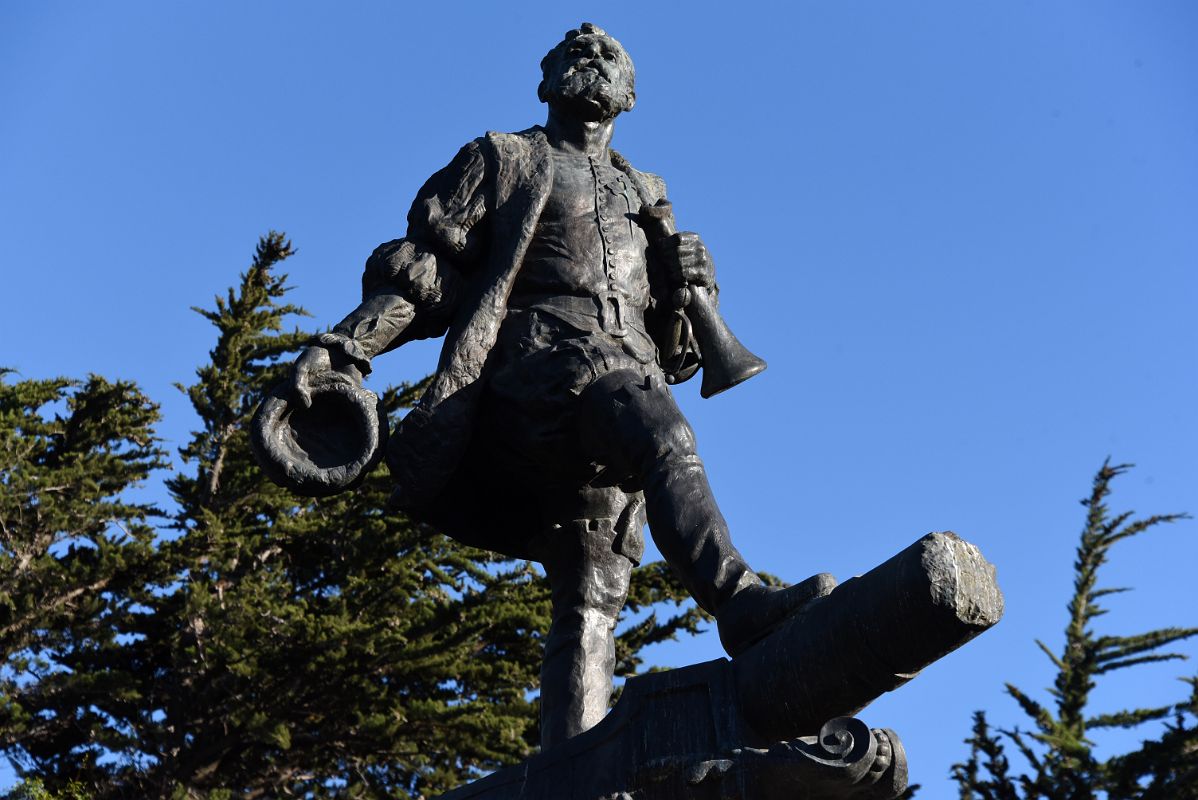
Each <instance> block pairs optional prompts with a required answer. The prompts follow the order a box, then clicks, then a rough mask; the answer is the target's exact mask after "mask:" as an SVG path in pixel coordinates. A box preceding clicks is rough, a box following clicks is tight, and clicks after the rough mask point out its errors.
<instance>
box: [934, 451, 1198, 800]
mask: <svg viewBox="0 0 1198 800" xmlns="http://www.w3.org/2000/svg"><path fill="white" fill-rule="evenodd" d="M1127 469H1128V465H1125V464H1124V465H1119V466H1111V465H1110V463H1109V462H1107V463H1104V464H1103V465H1102V468H1101V469H1100V470H1099V471H1098V474H1097V475H1096V476H1095V478H1094V486H1093V489H1092V491H1091V493H1090V496H1089V497H1088V498H1086V499H1085V500H1083V501H1082V504H1083V505H1084V506H1085V507H1086V509H1087V514H1086V524H1085V527H1084V528H1083V530H1082V536H1081V542H1080V544H1079V545H1078V548H1077V558H1076V560H1075V561H1074V565H1073V571H1074V581H1073V586H1074V592H1073V597H1072V598H1071V599H1070V601H1069V606H1068V609H1069V622H1068V625H1067V626H1066V628H1065V645H1064V647H1063V648H1062V651H1061V652H1060V653H1059V654H1057V653H1053V652H1052V650H1050V649H1049V648H1048V647H1047V646H1045V645H1044V643H1043V642H1036V644H1037V645H1038V646H1039V647H1040V649H1041V650H1042V651H1043V652H1044V653H1045V654H1046V655H1047V656H1048V657H1049V658H1050V659H1051V660H1052V663H1053V665H1054V666H1055V667H1056V669H1057V674H1056V680H1055V681H1054V684H1053V688H1052V689H1050V690H1049V694H1050V695H1051V697H1052V702H1051V703H1049V704H1044V703H1041V702H1038V701H1036V700H1035V699H1033V698H1032V697H1031V696H1030V695H1028V694H1027V693H1025V692H1023V691H1022V690H1020V689H1019V688H1017V687H1015V686H1013V685H1011V684H1007V692H1008V693H1009V694H1010V695H1011V696H1012V697H1013V698H1015V701H1016V702H1017V703H1018V704H1019V706H1020V708H1021V709H1022V710H1023V712H1024V713H1025V714H1026V715H1027V716H1028V717H1029V718H1030V719H1031V721H1032V725H1033V729H1032V730H1031V731H1022V730H1019V729H1018V728H1017V729H1015V730H1010V731H1006V730H998V731H996V730H994V729H992V728H991V726H990V724H989V723H988V722H987V720H986V715H985V713H984V712H982V711H978V712H976V713H975V714H974V724H973V734H972V736H971V737H970V738H969V739H967V740H966V744H968V745H969V746H970V755H969V758H968V759H967V760H966V761H965V762H964V763H962V764H956V765H954V766H953V771H952V775H953V778H954V779H955V780H956V782H957V784H958V787H959V788H960V798H961V800H1033V798H1045V799H1046V800H1093V799H1094V798H1107V799H1108V800H1132V798H1136V799H1137V800H1194V799H1195V798H1198V679H1195V678H1187V679H1185V681H1186V683H1188V684H1189V687H1190V695H1189V697H1188V698H1186V699H1184V700H1182V701H1181V702H1179V703H1177V704H1174V705H1166V706H1159V707H1154V708H1131V709H1125V710H1121V711H1116V712H1113V713H1103V714H1094V713H1093V712H1092V711H1091V709H1090V692H1091V691H1092V690H1093V689H1094V687H1095V684H1096V682H1097V680H1098V679H1099V678H1100V677H1101V676H1102V675H1105V674H1107V673H1110V672H1114V671H1116V670H1122V669H1128V668H1130V667H1135V666H1138V665H1141V664H1149V663H1153V662H1158V661H1172V660H1177V659H1182V658H1184V657H1185V656H1183V655H1181V654H1178V653H1170V652H1161V651H1162V648H1165V647H1167V646H1168V645H1170V644H1173V643H1175V642H1178V641H1181V640H1183V639H1187V638H1189V637H1191V636H1194V635H1195V634H1198V628H1161V629H1158V630H1152V631H1148V632H1146V633H1141V634H1136V635H1133V636H1110V635H1099V634H1097V633H1096V632H1095V631H1094V630H1093V628H1092V623H1093V621H1094V620H1095V618H1097V617H1099V616H1101V615H1102V614H1104V613H1106V612H1105V610H1104V609H1103V608H1102V606H1100V605H1099V600H1101V599H1102V598H1103V597H1106V596H1108V595H1112V594H1116V593H1119V592H1124V591H1127V589H1124V588H1100V587H1099V586H1098V572H1099V570H1100V568H1101V567H1102V565H1103V564H1105V563H1106V562H1107V559H1108V556H1109V552H1110V549H1111V547H1112V546H1114V545H1115V544H1116V543H1117V542H1119V541H1121V540H1123V539H1127V538H1130V537H1132V536H1137V535H1139V534H1141V533H1143V532H1145V531H1147V530H1148V529H1149V528H1152V527H1155V526H1157V525H1160V524H1162V523H1166V522H1174V521H1176V520H1178V519H1182V518H1184V517H1185V516H1186V515H1184V514H1163V515H1156V516H1151V517H1146V518H1143V519H1133V512H1123V513H1119V514H1115V515H1113V516H1112V515H1111V512H1110V510H1109V509H1108V507H1107V505H1106V498H1107V495H1109V494H1110V491H1111V489H1110V484H1111V481H1112V480H1113V479H1114V478H1115V477H1117V476H1118V475H1120V474H1121V473H1123V472H1125V471H1126V470H1127ZM1156 720H1169V722H1167V723H1166V725H1165V729H1164V733H1163V734H1162V735H1161V736H1160V738H1158V739H1151V740H1148V741H1145V742H1143V743H1142V744H1141V745H1140V747H1139V748H1138V749H1137V750H1134V751H1132V752H1129V753H1125V754H1122V755H1117V756H1113V757H1111V758H1107V759H1100V758H1098V756H1096V755H1095V753H1094V742H1093V741H1092V739H1091V738H1090V734H1091V733H1092V732H1093V731H1100V730H1104V729H1109V728H1135V727H1137V726H1139V725H1142V724H1144V723H1147V722H1152V721H1156ZM1004 742H1005V743H1006V744H1008V745H1012V746H1014V748H1015V749H1016V751H1018V752H1019V753H1020V754H1021V755H1022V756H1023V758H1024V760H1025V761H1026V762H1027V765H1028V767H1027V768H1028V771H1027V772H1026V773H1019V774H1013V773H1012V770H1011V764H1010V762H1009V761H1008V759H1007V756H1006V754H1005V751H1004Z"/></svg>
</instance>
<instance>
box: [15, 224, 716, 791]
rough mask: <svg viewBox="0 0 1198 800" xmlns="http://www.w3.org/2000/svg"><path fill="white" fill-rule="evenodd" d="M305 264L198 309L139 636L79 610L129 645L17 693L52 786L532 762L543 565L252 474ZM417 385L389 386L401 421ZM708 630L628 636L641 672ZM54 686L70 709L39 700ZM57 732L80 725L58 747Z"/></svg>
mask: <svg viewBox="0 0 1198 800" xmlns="http://www.w3.org/2000/svg"><path fill="white" fill-rule="evenodd" d="M292 252H293V251H292V248H291V246H290V243H289V242H288V241H287V240H286V239H285V237H283V236H282V235H281V234H276V233H272V234H270V235H269V236H267V237H264V238H263V239H262V240H261V242H260V243H259V246H258V249H257V252H256V254H255V257H254V260H253V263H252V264H251V266H250V268H249V269H248V270H247V271H246V273H245V274H244V275H242V277H241V281H240V283H239V285H238V286H237V287H236V288H235V289H232V290H230V291H229V292H228V293H227V294H226V295H225V296H222V297H218V298H217V300H216V303H215V308H213V309H208V310H204V309H199V311H200V313H201V314H203V315H204V316H205V317H206V318H207V319H208V320H210V321H211V322H212V323H213V325H214V326H215V327H216V328H217V332H218V336H217V342H216V346H215V347H214V348H213V350H212V351H211V354H210V361H209V363H208V364H206V365H204V366H203V367H201V368H200V369H199V370H198V371H197V380H196V382H195V383H194V384H193V385H191V386H189V387H186V389H185V391H186V392H187V395H188V397H189V398H190V400H191V402H192V405H193V407H194V408H195V410H196V413H197V415H198V417H199V420H200V426H199V429H198V430H197V431H196V432H195V433H194V435H193V437H192V439H191V441H190V442H189V443H188V444H187V445H186V446H185V447H184V448H183V449H182V451H181V455H182V456H183V459H184V462H185V467H186V468H185V470H184V471H182V472H180V473H177V474H175V475H173V476H172V477H171V478H170V479H169V480H168V481H167V486H168V488H169V490H170V492H171V496H172V497H173V499H174V501H175V507H174V509H173V510H172V513H171V516H170V521H169V525H167V526H164V530H163V531H162V535H160V536H159V537H158V538H157V539H156V540H155V539H154V538H153V537H152V536H151V535H150V534H149V532H148V529H143V528H137V531H138V532H139V533H140V534H142V538H141V539H139V540H138V541H139V542H141V543H142V551H144V552H142V551H138V552H139V553H141V555H142V560H141V561H138V562H135V563H134V562H132V561H130V562H129V563H128V567H127V569H126V570H125V571H124V572H121V573H120V574H121V575H122V576H123V581H124V582H123V583H122V585H121V588H120V590H119V591H116V592H113V598H114V599H113V600H111V601H107V602H108V604H109V605H112V606H114V607H116V606H120V608H122V609H124V612H123V616H120V617H119V621H118V618H117V617H116V616H114V613H115V612H112V611H105V610H104V609H98V610H95V611H94V612H91V613H90V615H88V614H87V613H80V612H79V611H77V610H76V611H72V615H70V616H71V619H72V620H75V619H76V618H81V619H82V618H85V621H86V623H87V624H88V625H89V626H90V628H89V630H91V631H92V632H93V633H92V635H93V636H94V637H98V636H100V633H97V631H99V632H102V633H103V634H104V635H106V636H107V637H108V638H107V639H106V640H105V641H106V642H107V643H108V645H109V646H107V647H105V648H104V649H102V650H101V649H99V648H97V647H94V646H93V645H92V644H91V642H90V641H85V640H83V639H82V638H80V637H76V638H74V639H70V640H67V641H66V643H65V644H63V645H61V646H60V647H59V648H58V649H56V650H54V651H53V652H50V651H44V650H39V651H38V652H39V656H38V657H40V658H43V659H45V660H47V663H49V664H50V665H51V666H50V667H49V668H47V670H46V671H43V673H39V674H37V675H34V678H33V680H32V681H31V682H30V681H29V679H24V680H25V681H26V682H22V681H21V680H15V679H14V680H12V681H10V682H9V683H8V684H6V686H5V688H6V690H9V694H6V695H5V697H6V700H7V701H8V706H9V707H10V710H9V711H8V712H6V713H7V714H8V717H9V719H18V718H19V719H23V720H31V721H33V722H30V723H29V724H27V725H26V726H25V727H24V728H17V727H15V726H13V725H12V724H4V725H3V726H2V727H3V731H2V732H3V735H4V737H5V738H4V739H3V740H2V741H3V742H4V744H5V746H6V747H7V752H9V753H10V754H12V755H13V756H14V757H15V758H16V759H17V761H18V763H19V765H20V766H21V768H22V770H23V772H24V774H25V775H27V776H29V777H31V778H36V779H38V780H40V781H41V782H42V783H43V784H44V787H45V788H46V789H47V790H50V791H54V792H60V793H61V792H64V791H66V790H67V789H68V787H70V786H72V785H73V786H76V787H78V786H83V787H84V788H85V789H86V790H87V791H89V792H90V793H91V794H93V795H94V796H96V797H126V796H128V797H177V798H184V797H187V798H192V797H195V798H200V797H205V798H214V799H215V798H224V797H232V796H238V797H250V798H253V797H279V796H306V797H361V796H387V797H398V798H417V797H426V796H430V795H434V794H437V793H440V792H442V791H445V790H447V789H449V788H452V787H453V786H455V785H458V784H460V783H462V782H463V781H465V780H468V779H470V778H472V777H474V776H476V775H478V774H480V773H481V772H483V771H486V770H491V769H494V768H497V767H499V766H503V765H507V764H510V763H513V762H515V761H517V760H519V759H521V758H523V757H525V756H527V755H529V754H530V753H531V752H532V750H533V748H534V743H535V741H536V740H537V730H536V724H537V723H536V719H537V709H536V701H535V696H534V689H535V686H536V679H537V673H538V671H539V665H540V655H541V653H540V650H541V641H542V637H543V633H544V631H545V630H546V628H547V625H548V611H549V593H548V590H547V587H546V585H545V583H544V581H543V579H542V577H541V575H540V573H539V571H538V570H536V569H535V568H534V567H533V566H532V565H530V564H528V563H525V562H520V561H515V560H512V559H507V558H503V557H500V556H497V555H495V554H493V553H487V552H484V551H481V550H474V549H470V548H466V547H463V546H461V545H459V544H456V543H455V542H453V541H452V540H450V539H448V538H447V537H445V536H443V535H441V534H440V533H438V532H436V531H434V530H432V529H430V528H428V527H427V526H423V525H417V524H414V523H413V522H411V521H410V520H408V519H407V518H405V517H403V516H401V515H397V514H394V513H388V512H386V507H387V505H386V503H387V498H388V494H389V491H390V482H389V480H388V477H387V475H386V470H385V469H380V470H377V471H376V472H375V473H373V474H372V475H370V476H369V477H368V478H367V480H366V481H365V482H364V483H363V485H362V486H361V487H359V488H358V489H357V490H355V491H354V492H351V493H347V494H343V495H339V496H337V497H333V498H327V499H323V500H319V501H310V500H302V499H299V498H296V497H295V496H293V495H291V494H290V493H288V492H286V491H284V490H282V489H280V488H279V487H277V486H275V485H273V484H271V483H270V482H269V481H267V480H266V479H265V478H264V477H263V476H262V474H261V472H260V471H259V469H258V468H257V466H256V464H255V463H254V462H253V458H252V456H251V452H250V447H249V442H248V437H247V431H248V421H249V418H250V416H251V414H252V412H253V409H254V407H255V405H256V403H257V401H258V399H259V398H261V397H262V396H263V394H264V393H265V391H266V390H267V389H268V388H269V387H270V386H272V385H274V384H275V383H276V382H278V381H279V380H281V379H282V378H283V377H284V375H285V374H286V370H287V369H288V368H289V367H288V361H289V358H290V356H292V355H293V354H294V353H295V351H296V350H297V349H298V348H299V347H301V346H302V345H303V344H304V343H305V342H306V341H307V340H308V339H309V338H310V337H309V335H307V334H304V333H301V332H299V331H296V330H292V331H285V330H284V327H285V325H284V323H285V322H286V318H287V317H288V316H289V315H295V314H302V313H303V312H302V309H299V308H297V307H295V306H292V305H289V304H287V303H286V302H284V295H285V294H286V292H287V287H286V285H285V284H286V276H284V275H280V274H277V273H276V271H275V268H276V266H277V265H278V264H279V262H281V261H283V260H284V259H286V258H287V257H289V256H290V255H291V254H292ZM418 389H419V387H417V386H400V387H397V388H394V389H389V390H387V391H386V392H385V393H384V399H385V404H386V406H387V408H388V411H389V413H390V414H391V415H392V416H393V417H394V415H395V414H397V413H398V412H399V411H400V410H401V409H402V408H403V407H404V406H405V405H407V404H409V403H410V402H411V401H412V400H413V398H414V397H415V396H416V394H417V392H418ZM147 435H148V434H147ZM21 436H22V434H21V433H20V431H18V432H17V433H16V434H14V440H15V441H17V442H18V445H19V442H20V439H21ZM147 441H149V442H151V444H152V442H153V440H152V438H150V439H147ZM158 455H160V454H157V453H156V451H155V457H158ZM152 466H159V462H157V461H154V462H153V463H152ZM131 513H132V512H131V511H130V512H126V515H128V514H131ZM152 513H155V512H154V510H153V509H142V511H141V514H142V517H144V518H148V516H149V515H150V514H152ZM67 530H70V528H67ZM51 558H54V556H53V555H52V556H51ZM630 596H631V598H632V600H631V601H630V607H629V611H630V612H632V613H636V612H643V611H644V610H646V609H653V608H654V607H657V606H658V604H660V603H662V602H663V601H670V602H673V603H675V604H677V603H678V601H680V600H681V599H682V598H683V597H684V596H685V593H684V592H683V590H682V589H681V588H680V586H679V585H678V583H677V581H675V580H674V579H673V577H672V576H671V575H670V574H669V572H668V571H667V570H665V569H664V568H663V566H662V565H660V564H657V565H647V566H646V567H644V568H641V569H639V570H637V571H636V572H635V573H634V587H633V590H632V592H631V593H630ZM22 602H24V601H22ZM121 604H124V605H121ZM699 621H700V618H699V616H698V614H697V612H695V611H694V610H693V609H690V610H683V611H679V612H676V613H673V614H672V615H671V616H669V617H667V618H666V619H665V620H664V621H658V620H657V618H656V617H655V616H654V615H653V614H652V613H650V614H649V615H648V616H647V617H646V618H645V619H643V620H642V621H641V622H640V623H639V624H636V625H631V626H629V627H628V629H627V630H626V631H625V632H624V633H623V634H622V636H621V637H620V642H619V655H620V659H621V671H622V673H623V674H631V673H632V672H634V671H635V670H636V669H637V668H638V667H639V665H640V655H639V653H640V650H641V649H642V648H643V647H644V646H646V645H648V644H651V643H653V642H656V641H660V640H662V639H664V638H669V637H672V636H674V635H676V634H677V633H678V632H680V631H691V632H693V631H695V630H696V629H697V625H698V623H699ZM56 624H57V625H59V626H60V627H65V626H66V623H65V622H60V623H56ZM71 624H72V625H78V624H83V623H82V622H77V621H72V622H71ZM26 649H29V650H36V649H37V648H36V647H35V646H32V645H31V646H27V648H26ZM12 652H13V651H10V653H12ZM12 658H13V657H12V656H10V662H9V663H10V665H12V664H14V663H17V662H13V661H12ZM22 663H23V662H22ZM19 665H20V664H18V666H19ZM12 669H13V667H12V666H10V671H11V670H12ZM26 673H27V674H29V671H28V669H26ZM55 676H61V677H60V678H56V679H57V681H58V684H57V685H55V689H54V692H53V693H52V697H51V693H48V692H46V691H43V690H42V689H41V687H42V686H43V685H44V686H46V687H49V686H50V685H51V684H49V683H47V680H48V679H49V678H51V677H55ZM38 720H47V721H48V722H47V723H39V722H37V721H38ZM48 723H53V724H54V725H57V726H59V727H60V728H62V729H64V730H66V731H67V732H66V733H62V734H60V735H59V738H58V739H52V738H48V737H47V736H43V735H42V734H41V732H40V729H39V728H37V725H38V724H41V725H42V727H43V728H45V727H46V726H47V724H48ZM54 753H58V754H60V755H58V756H56V755H53V754H54ZM68 754H69V755H68ZM72 782H74V783H73V784H72Z"/></svg>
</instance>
